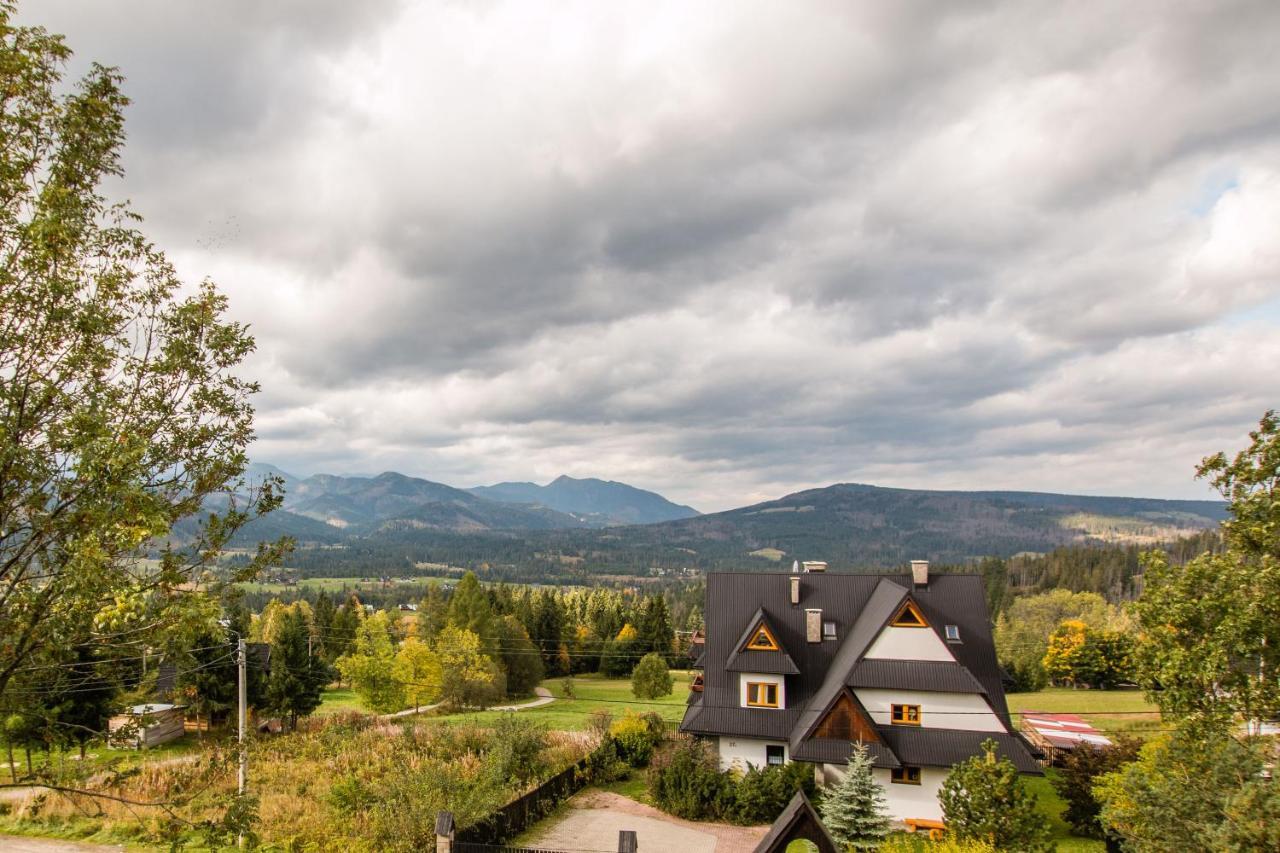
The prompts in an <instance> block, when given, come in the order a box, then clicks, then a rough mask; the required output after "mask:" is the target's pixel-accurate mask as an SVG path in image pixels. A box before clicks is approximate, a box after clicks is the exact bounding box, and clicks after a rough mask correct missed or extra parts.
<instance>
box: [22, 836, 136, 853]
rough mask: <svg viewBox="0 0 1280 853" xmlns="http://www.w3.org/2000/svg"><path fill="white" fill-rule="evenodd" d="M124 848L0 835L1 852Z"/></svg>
mask: <svg viewBox="0 0 1280 853" xmlns="http://www.w3.org/2000/svg"><path fill="white" fill-rule="evenodd" d="M124 849H125V848H123V847H121V846H119V845H117V844H112V845H107V844H86V843H84V842H82V841H62V840H61V839H57V838H24V837H21V836H17V835H0V851H3V853H121V851H123V850H124Z"/></svg>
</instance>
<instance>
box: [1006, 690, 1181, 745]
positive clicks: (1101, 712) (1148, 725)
mask: <svg viewBox="0 0 1280 853" xmlns="http://www.w3.org/2000/svg"><path fill="white" fill-rule="evenodd" d="M1006 698H1007V699H1008V700H1009V710H1010V711H1012V712H1014V724H1015V725H1016V724H1017V723H1018V722H1019V712H1020V711H1042V712H1044V713H1046V714H1055V713H1056V714H1079V715H1080V716H1081V717H1084V719H1086V720H1088V721H1089V722H1090V723H1092V724H1093V726H1094V728H1096V729H1098V730H1099V731H1101V732H1104V733H1127V734H1132V735H1137V736H1139V737H1141V736H1142V735H1143V734H1144V733H1148V734H1149V733H1151V732H1153V731H1155V730H1158V729H1161V728H1163V725H1162V723H1161V720H1160V710H1159V709H1158V708H1157V707H1156V706H1155V705H1152V704H1151V703H1150V702H1148V701H1147V700H1146V697H1145V696H1144V695H1143V693H1142V691H1141V690H1072V689H1071V688H1070V687H1048V688H1046V689H1044V690H1041V691H1039V692H1038V693H1010V694H1008V696H1007V697H1006Z"/></svg>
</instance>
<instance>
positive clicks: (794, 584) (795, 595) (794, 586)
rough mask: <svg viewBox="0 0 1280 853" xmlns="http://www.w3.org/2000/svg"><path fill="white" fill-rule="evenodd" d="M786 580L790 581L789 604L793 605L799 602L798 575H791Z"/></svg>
mask: <svg viewBox="0 0 1280 853" xmlns="http://www.w3.org/2000/svg"><path fill="white" fill-rule="evenodd" d="M787 580H788V581H789V582H790V583H791V604H792V606H795V605H797V604H799V603H800V576H799V575H791V576H790V577H788V578H787Z"/></svg>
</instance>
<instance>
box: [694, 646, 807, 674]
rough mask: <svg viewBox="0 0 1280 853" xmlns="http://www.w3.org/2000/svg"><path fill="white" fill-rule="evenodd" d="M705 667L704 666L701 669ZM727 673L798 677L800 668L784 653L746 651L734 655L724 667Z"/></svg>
mask: <svg viewBox="0 0 1280 853" xmlns="http://www.w3.org/2000/svg"><path fill="white" fill-rule="evenodd" d="M705 668H706V667H705V666H704V667H703V669H705ZM724 668H725V669H726V670H727V671H729V672H768V673H773V674H776V675H799V674H800V667H798V666H796V662H795V661H793V660H792V659H791V655H789V654H787V653H786V652H785V651H777V652H765V651H759V650H757V649H747V650H746V651H741V652H738V653H737V654H735V655H734V656H733V657H732V658H730V659H729V662H728V663H727V664H725V667H724Z"/></svg>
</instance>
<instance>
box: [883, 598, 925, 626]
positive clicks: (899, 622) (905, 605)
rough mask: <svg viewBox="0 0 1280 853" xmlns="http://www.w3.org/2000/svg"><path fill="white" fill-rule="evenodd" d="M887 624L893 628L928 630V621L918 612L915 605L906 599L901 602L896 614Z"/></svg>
mask: <svg viewBox="0 0 1280 853" xmlns="http://www.w3.org/2000/svg"><path fill="white" fill-rule="evenodd" d="M889 624H890V625H892V626H893V627H895V628H928V627H929V620H928V619H926V618H924V614H923V613H921V612H920V608H919V607H917V606H916V603H915V602H914V601H912V600H911V599H910V598H908V599H907V600H906V601H904V602H902V606H901V607H899V608H898V612H897V613H895V614H893V619H891V620H889Z"/></svg>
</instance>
